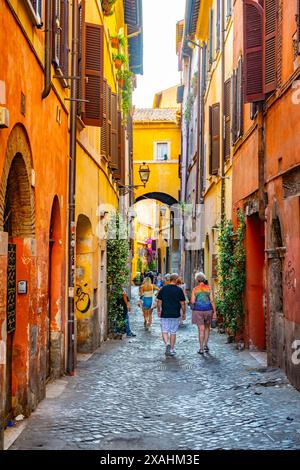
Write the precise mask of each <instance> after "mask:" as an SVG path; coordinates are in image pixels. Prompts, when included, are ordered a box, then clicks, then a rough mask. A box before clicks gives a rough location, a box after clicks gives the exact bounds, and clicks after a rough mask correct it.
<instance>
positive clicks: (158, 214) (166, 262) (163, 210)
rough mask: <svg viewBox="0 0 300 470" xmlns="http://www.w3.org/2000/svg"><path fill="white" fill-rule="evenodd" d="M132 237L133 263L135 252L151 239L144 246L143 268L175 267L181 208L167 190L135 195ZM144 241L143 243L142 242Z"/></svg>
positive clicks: (163, 270) (168, 268)
mask: <svg viewBox="0 0 300 470" xmlns="http://www.w3.org/2000/svg"><path fill="white" fill-rule="evenodd" d="M134 208H135V213H136V214H137V217H136V221H135V230H134V232H135V240H134V245H135V248H134V257H133V263H136V264H137V259H136V258H137V253H138V252H139V249H140V248H141V247H142V246H143V245H144V246H145V247H147V244H149V240H152V249H151V250H150V258H151V261H150V262H149V250H148V251H147V249H145V253H146V256H145V257H144V260H143V265H144V268H145V271H146V272H147V270H151V271H153V270H154V271H157V272H159V273H161V274H165V273H167V272H170V271H179V268H180V264H181V263H180V244H179V240H180V237H181V223H182V218H181V208H180V207H179V205H178V201H177V200H176V199H175V198H174V197H173V196H171V195H170V194H166V193H162V192H149V193H145V194H142V195H140V196H139V197H137V198H136V199H135V205H134ZM146 242H147V243H146Z"/></svg>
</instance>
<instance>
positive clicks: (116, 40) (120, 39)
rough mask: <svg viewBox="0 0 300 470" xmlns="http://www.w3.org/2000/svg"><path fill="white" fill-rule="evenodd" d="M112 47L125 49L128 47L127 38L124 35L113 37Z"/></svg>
mask: <svg viewBox="0 0 300 470" xmlns="http://www.w3.org/2000/svg"><path fill="white" fill-rule="evenodd" d="M110 39H111V46H112V47H113V48H114V49H119V47H121V48H122V49H125V47H126V45H127V41H126V38H125V37H124V36H123V35H122V34H117V35H116V36H111V38H110Z"/></svg>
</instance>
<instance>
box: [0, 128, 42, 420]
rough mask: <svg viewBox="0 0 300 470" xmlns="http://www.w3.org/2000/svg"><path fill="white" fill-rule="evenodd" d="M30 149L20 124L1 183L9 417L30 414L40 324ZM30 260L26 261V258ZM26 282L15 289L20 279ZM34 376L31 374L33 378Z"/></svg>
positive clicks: (9, 147)
mask: <svg viewBox="0 0 300 470" xmlns="http://www.w3.org/2000/svg"><path fill="white" fill-rule="evenodd" d="M32 172H33V168H32V158H31V149H30V145H29V141H28V137H27V134H26V131H25V129H24V128H23V126H22V125H19V124H18V125H16V126H15V127H14V128H13V130H12V131H11V133H10V136H9V138H8V142H7V149H6V156H5V162H4V166H3V171H2V176H1V182H0V231H2V232H5V233H6V234H7V237H8V262H7V295H6V299H5V305H6V308H5V318H4V321H5V323H6V336H4V338H5V341H6V377H5V417H6V418H9V417H12V416H13V415H15V414H19V413H21V412H23V413H24V414H25V413H26V411H27V409H28V408H29V407H30V397H29V393H28V386H29V383H28V376H29V374H30V372H29V371H30V367H31V361H30V358H29V335H28V333H27V332H28V327H29V329H30V338H31V340H32V341H34V344H36V341H35V339H36V336H34V334H35V333H37V328H36V327H34V326H33V325H31V323H30V305H32V303H33V297H34V296H35V291H34V290H33V289H32V285H31V281H32V279H34V276H35V240H34V237H35V203H34V190H33V188H32V185H31V178H32ZM24 260H26V263H25V262H24ZM20 279H22V280H24V281H25V282H23V284H22V289H21V286H20V291H17V284H18V281H19V280H20ZM33 380H34V378H33V377H32V381H33Z"/></svg>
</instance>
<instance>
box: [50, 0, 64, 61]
mask: <svg viewBox="0 0 300 470" xmlns="http://www.w3.org/2000/svg"><path fill="white" fill-rule="evenodd" d="M60 7H61V1H60V0H53V14H52V60H53V63H54V64H55V65H56V67H59V65H60V52H61V32H62V31H61V28H62V26H61V23H60Z"/></svg>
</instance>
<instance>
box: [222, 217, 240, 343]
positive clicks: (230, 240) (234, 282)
mask: <svg viewBox="0 0 300 470" xmlns="http://www.w3.org/2000/svg"><path fill="white" fill-rule="evenodd" d="M237 217H238V227H237V230H236V232H234V230H233V225H232V222H231V221H228V220H225V221H224V222H223V224H222V226H221V230H220V234H219V258H218V279H219V290H218V293H217V296H216V297H217V309H218V314H219V315H221V316H222V318H223V322H224V327H225V329H226V331H227V333H228V334H229V336H232V337H234V338H235V337H236V334H237V333H238V332H239V331H240V330H241V328H242V326H243V321H244V303H243V294H244V290H245V284H246V272H245V264H246V252H245V247H244V239H245V229H246V225H245V218H244V214H243V212H242V211H241V210H238V212H237Z"/></svg>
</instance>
